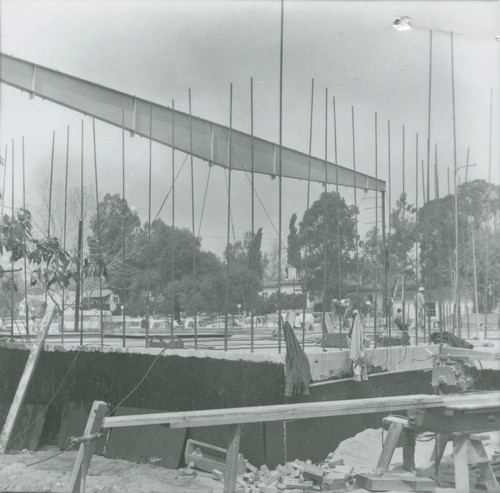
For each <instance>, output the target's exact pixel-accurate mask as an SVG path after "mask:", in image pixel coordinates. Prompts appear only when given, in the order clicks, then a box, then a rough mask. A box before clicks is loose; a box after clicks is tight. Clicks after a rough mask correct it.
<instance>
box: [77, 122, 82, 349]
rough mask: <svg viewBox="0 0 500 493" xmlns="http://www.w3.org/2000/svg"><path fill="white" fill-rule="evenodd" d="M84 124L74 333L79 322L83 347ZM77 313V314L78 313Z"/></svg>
mask: <svg viewBox="0 0 500 493" xmlns="http://www.w3.org/2000/svg"><path fill="white" fill-rule="evenodd" d="M83 130H84V124H83V120H82V137H81V155H80V221H79V223H78V268H77V277H78V283H77V293H75V294H76V298H77V302H76V304H75V331H78V321H80V345H81V346H83V272H82V261H83V145H84V139H83V137H84V134H83ZM78 312H79V313H78Z"/></svg>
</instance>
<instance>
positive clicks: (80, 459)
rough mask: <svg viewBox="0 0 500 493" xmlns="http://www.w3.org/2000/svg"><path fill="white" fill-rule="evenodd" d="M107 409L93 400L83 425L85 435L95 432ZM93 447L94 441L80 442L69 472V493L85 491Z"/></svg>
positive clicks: (100, 402)
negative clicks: (85, 422)
mask: <svg viewBox="0 0 500 493" xmlns="http://www.w3.org/2000/svg"><path fill="white" fill-rule="evenodd" d="M107 411H108V405H107V404H106V403H105V402H102V401H94V404H92V409H91V410H90V414H89V419H88V421H87V425H86V426H85V432H84V434H85V435H90V434H91V433H95V432H97V431H98V430H99V429H100V428H101V425H102V421H103V419H104V416H105V415H106V413H107ZM94 447H95V442H94V441H92V442H85V443H82V444H80V448H79V449H78V454H77V456H76V460H75V465H74V466H73V472H72V473H71V479H70V491H71V493H80V492H81V493H84V492H85V481H86V477H87V472H88V469H89V466H90V461H91V459H92V454H93V452H94Z"/></svg>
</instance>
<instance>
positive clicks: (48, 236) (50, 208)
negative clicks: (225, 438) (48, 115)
mask: <svg viewBox="0 0 500 493" xmlns="http://www.w3.org/2000/svg"><path fill="white" fill-rule="evenodd" d="M55 139H56V132H55V130H54V131H53V132H52V154H51V158H50V179H49V210H48V220H47V239H49V238H50V223H51V220H52V184H53V178H54V147H55ZM12 145H14V142H12ZM47 297H48V288H45V310H47Z"/></svg>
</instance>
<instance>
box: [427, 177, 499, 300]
mask: <svg viewBox="0 0 500 493" xmlns="http://www.w3.org/2000/svg"><path fill="white" fill-rule="evenodd" d="M457 194H458V195H457V203H458V210H457V219H458V235H459V242H458V260H459V278H460V287H461V290H469V292H471V290H472V288H473V284H474V279H473V268H472V260H473V256H472V234H474V238H475V249H476V252H475V253H476V263H477V280H478V291H479V292H480V299H483V300H484V299H485V298H487V299H488V301H489V304H490V305H492V304H493V298H494V297H498V295H499V294H500V273H499V269H498V265H499V264H498V261H499V255H500V252H499V247H498V244H499V235H498V231H497V232H496V233H495V230H494V228H493V227H492V224H493V223H494V221H495V220H496V217H497V215H498V214H499V212H500V187H499V186H498V185H494V184H491V183H487V182H486V181H484V180H474V181H472V182H466V183H464V184H462V185H460V186H459V187H458V190H457ZM419 225H420V228H419V229H420V245H421V256H420V261H421V264H422V266H423V268H424V272H425V276H426V280H427V283H428V285H429V286H430V287H443V286H453V285H454V282H455V197H454V195H448V196H446V197H444V198H442V199H436V200H431V201H429V202H427V203H426V204H425V206H424V207H422V209H421V210H420V211H419ZM481 303H482V301H481Z"/></svg>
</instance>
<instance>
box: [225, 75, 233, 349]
mask: <svg viewBox="0 0 500 493" xmlns="http://www.w3.org/2000/svg"><path fill="white" fill-rule="evenodd" d="M232 130H233V84H232V83H231V84H230V86H229V140H228V149H227V153H228V156H227V162H228V168H229V169H228V189H227V246H226V252H227V253H226V312H225V314H224V351H227V345H228V337H229V259H230V257H231V244H230V233H231V165H232V152H231V151H232V149H231V147H232V137H233V135H232Z"/></svg>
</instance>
